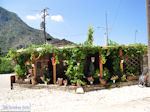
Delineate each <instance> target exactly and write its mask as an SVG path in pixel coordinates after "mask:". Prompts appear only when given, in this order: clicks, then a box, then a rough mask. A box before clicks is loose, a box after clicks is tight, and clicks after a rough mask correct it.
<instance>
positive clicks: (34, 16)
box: [26, 14, 40, 20]
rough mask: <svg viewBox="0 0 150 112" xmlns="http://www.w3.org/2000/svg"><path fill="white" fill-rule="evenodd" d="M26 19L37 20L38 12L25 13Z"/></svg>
mask: <svg viewBox="0 0 150 112" xmlns="http://www.w3.org/2000/svg"><path fill="white" fill-rule="evenodd" d="M26 19H27V20H38V19H40V15H39V14H36V15H27V16H26Z"/></svg>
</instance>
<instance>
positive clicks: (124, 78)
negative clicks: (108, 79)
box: [121, 74, 127, 82]
mask: <svg viewBox="0 0 150 112" xmlns="http://www.w3.org/2000/svg"><path fill="white" fill-rule="evenodd" d="M121 81H123V82H125V81H127V78H126V75H125V74H124V75H123V76H122V77H121Z"/></svg>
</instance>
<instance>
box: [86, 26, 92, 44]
mask: <svg viewBox="0 0 150 112" xmlns="http://www.w3.org/2000/svg"><path fill="white" fill-rule="evenodd" d="M93 33H94V29H93V27H92V26H90V27H89V29H88V37H87V40H86V41H85V43H84V44H85V45H88V46H92V45H93V41H94V38H93Z"/></svg>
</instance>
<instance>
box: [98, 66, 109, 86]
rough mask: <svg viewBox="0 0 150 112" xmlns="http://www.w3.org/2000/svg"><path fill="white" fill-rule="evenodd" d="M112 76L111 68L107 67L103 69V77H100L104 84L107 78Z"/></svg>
mask: <svg viewBox="0 0 150 112" xmlns="http://www.w3.org/2000/svg"><path fill="white" fill-rule="evenodd" d="M109 78H110V73H109V70H108V69H107V68H104V70H103V77H101V78H100V83H101V84H102V85H106V83H107V80H108V79H109Z"/></svg>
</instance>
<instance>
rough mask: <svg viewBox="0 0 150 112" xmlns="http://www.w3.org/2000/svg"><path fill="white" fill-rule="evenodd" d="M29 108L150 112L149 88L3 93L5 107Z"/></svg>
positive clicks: (0, 99) (57, 111)
mask: <svg viewBox="0 0 150 112" xmlns="http://www.w3.org/2000/svg"><path fill="white" fill-rule="evenodd" d="M4 106H5V107H14V106H18V108H19V107H26V108H27V109H29V110H31V111H32V112H150V88H140V87H138V86H129V87H122V88H114V89H110V90H107V89H106V90H100V91H93V92H87V93H85V94H74V93H69V92H64V91H55V90H51V89H46V88H45V89H27V88H20V87H18V88H15V89H14V90H12V91H11V90H4V89H1V90H0V110H2V109H3V107H4Z"/></svg>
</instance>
